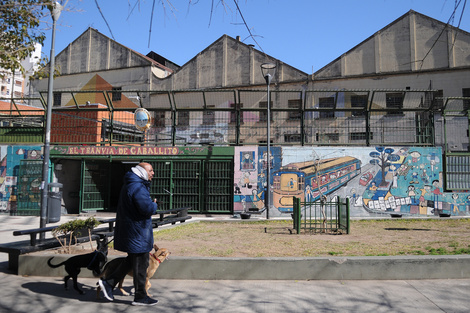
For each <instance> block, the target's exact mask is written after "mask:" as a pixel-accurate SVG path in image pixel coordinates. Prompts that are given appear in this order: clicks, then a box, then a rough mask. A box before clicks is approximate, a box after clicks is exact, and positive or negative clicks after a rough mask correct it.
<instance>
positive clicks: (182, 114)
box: [176, 111, 189, 129]
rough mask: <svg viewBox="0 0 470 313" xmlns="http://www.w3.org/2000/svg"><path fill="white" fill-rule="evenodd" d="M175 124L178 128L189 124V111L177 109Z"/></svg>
mask: <svg viewBox="0 0 470 313" xmlns="http://www.w3.org/2000/svg"><path fill="white" fill-rule="evenodd" d="M176 125H177V126H178V128H180V129H181V128H186V127H187V126H189V111H178V120H177V124H176Z"/></svg>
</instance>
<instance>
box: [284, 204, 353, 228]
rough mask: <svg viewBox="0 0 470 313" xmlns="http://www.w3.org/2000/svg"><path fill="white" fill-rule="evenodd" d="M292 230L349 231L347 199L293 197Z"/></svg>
mask: <svg viewBox="0 0 470 313" xmlns="http://www.w3.org/2000/svg"><path fill="white" fill-rule="evenodd" d="M292 218H293V220H294V221H293V222H294V230H296V232H297V234H300V229H301V228H303V229H304V231H305V232H307V231H310V232H314V233H346V234H349V233H350V217H349V199H348V198H345V199H341V198H340V197H336V199H334V200H330V201H315V202H302V201H300V198H297V197H294V213H293V214H292Z"/></svg>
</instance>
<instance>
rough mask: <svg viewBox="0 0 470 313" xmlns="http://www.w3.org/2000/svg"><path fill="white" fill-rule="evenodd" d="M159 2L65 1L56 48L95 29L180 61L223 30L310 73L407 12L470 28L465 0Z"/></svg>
mask: <svg viewBox="0 0 470 313" xmlns="http://www.w3.org/2000/svg"><path fill="white" fill-rule="evenodd" d="M65 1H66V0H61V1H59V2H62V3H63V2H65ZM161 1H162V0H156V1H155V8H154V13H153V19H151V18H152V14H151V12H152V4H153V0H140V1H138V0H82V1H81V0H68V2H67V4H66V6H65V10H64V11H62V13H61V15H60V17H59V20H58V21H57V29H56V38H55V54H56V55H57V54H58V53H60V51H62V50H63V49H65V48H66V47H67V45H69V44H70V43H71V42H73V41H74V40H75V39H76V38H77V37H79V36H80V35H81V34H82V33H83V32H85V31H86V30H87V29H88V27H93V28H95V29H97V30H98V31H99V32H101V33H102V34H104V35H106V36H108V37H110V38H112V39H113V38H114V40H116V41H117V42H119V43H120V44H123V45H124V46H127V47H129V48H131V49H133V50H135V51H137V52H140V53H142V54H144V55H145V54H147V53H148V52H150V51H154V52H156V53H158V54H160V55H161V56H163V57H165V58H166V59H168V60H170V61H172V62H174V63H176V64H178V65H180V66H181V65H184V64H185V63H187V62H189V61H190V60H191V59H192V58H194V57H195V56H196V55H197V54H198V53H199V52H201V51H203V50H204V49H205V48H207V47H208V46H209V45H211V44H212V43H213V42H215V41H216V40H217V39H219V38H220V37H222V36H223V35H224V34H226V35H229V36H231V37H233V38H236V37H237V36H240V39H241V40H242V41H243V42H244V43H246V44H254V45H255V49H258V50H261V51H264V52H265V53H266V54H268V55H270V56H272V57H274V58H276V59H279V60H280V61H282V62H284V63H286V64H288V65H290V66H293V67H295V68H297V69H299V70H301V71H304V72H306V73H307V74H312V73H314V72H316V71H318V70H319V69H321V68H322V67H324V66H326V65H327V64H329V63H330V62H332V61H333V60H335V59H336V58H338V57H340V56H341V55H342V54H343V53H345V52H347V51H348V50H350V49H352V48H354V47H355V46H356V45H358V44H360V43H361V42H362V41H364V40H366V39H367V38H369V37H370V36H372V35H373V34H374V33H376V32H377V31H379V30H380V29H382V28H384V27H386V26H387V25H388V24H390V23H392V22H393V21H395V20H396V19H398V18H399V17H401V16H402V15H404V14H406V13H407V12H408V11H409V10H414V11H416V12H419V13H421V14H424V15H427V16H429V17H431V18H434V19H437V20H439V21H441V22H444V23H447V22H448V21H449V23H450V24H451V25H453V26H459V25H460V26H459V27H460V28H461V29H462V30H465V31H467V32H470V1H469V3H468V5H467V6H466V7H464V4H465V2H466V0H238V1H237V2H238V5H239V8H240V11H241V12H242V14H243V18H242V16H241V15H240V13H239V12H238V11H237V10H236V6H235V1H236V0H225V2H226V3H227V6H225V7H224V6H222V5H221V4H220V0H214V1H212V0H163V1H164V2H165V5H162V2H161ZM137 2H138V3H140V5H136V6H135V5H134V4H135V3H137ZM212 2H214V7H213V8H212V7H211V6H212ZM96 3H98V5H99V7H100V8H101V12H102V14H103V15H104V17H105V18H106V21H105V20H104V19H103V17H102V16H101V13H100V11H99V10H98V8H97V5H96ZM457 4H458V8H457V10H456V13H455V16H454V18H453V19H452V18H451V17H452V13H453V12H454V7H455V6H456V5H457ZM171 6H173V10H172V9H171ZM462 11H463V14H462ZM211 12H212V13H211ZM49 18H50V17H49ZM243 19H244V20H245V21H246V25H247V26H248V28H247V26H246V25H245V24H244V23H243ZM151 21H152V27H151V28H150V23H151ZM106 22H107V24H108V25H109V27H108V25H107V24H106ZM150 29H151V32H150V33H149V30H150ZM250 32H251V34H252V35H253V37H252V38H251V37H250ZM46 36H47V39H46V41H45V43H44V46H43V47H42V53H43V55H44V56H47V57H49V56H50V52H51V37H52V31H51V30H50V29H49V30H46ZM149 39H150V41H149Z"/></svg>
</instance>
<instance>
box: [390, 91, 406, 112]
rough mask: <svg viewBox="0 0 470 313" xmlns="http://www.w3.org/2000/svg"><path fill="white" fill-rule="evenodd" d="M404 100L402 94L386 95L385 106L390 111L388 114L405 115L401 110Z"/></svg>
mask: <svg viewBox="0 0 470 313" xmlns="http://www.w3.org/2000/svg"><path fill="white" fill-rule="evenodd" d="M403 98H404V95H403V93H401V92H393V93H387V94H386V95H385V104H386V106H387V109H390V111H387V114H403V111H401V110H400V109H403Z"/></svg>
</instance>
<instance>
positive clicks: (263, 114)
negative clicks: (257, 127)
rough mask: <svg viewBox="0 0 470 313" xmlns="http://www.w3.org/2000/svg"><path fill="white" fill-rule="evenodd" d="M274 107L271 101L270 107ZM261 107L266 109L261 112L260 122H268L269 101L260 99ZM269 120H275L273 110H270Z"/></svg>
mask: <svg viewBox="0 0 470 313" xmlns="http://www.w3.org/2000/svg"><path fill="white" fill-rule="evenodd" d="M272 107H273V102H272V101H271V106H270V108H272ZM259 108H260V109H264V110H262V111H260V112H259V121H260V122H267V121H268V118H267V117H268V101H260V103H259ZM269 120H270V121H271V122H272V121H273V112H271V111H270V117H269Z"/></svg>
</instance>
